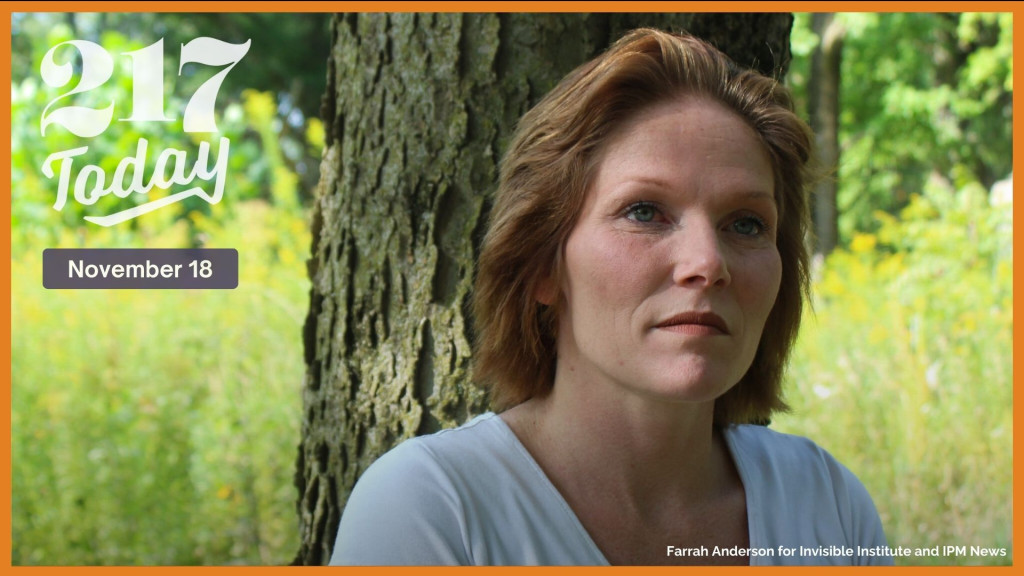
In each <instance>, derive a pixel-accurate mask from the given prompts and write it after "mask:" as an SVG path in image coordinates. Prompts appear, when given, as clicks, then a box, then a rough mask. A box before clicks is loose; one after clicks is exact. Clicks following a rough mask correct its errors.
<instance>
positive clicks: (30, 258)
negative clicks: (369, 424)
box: [11, 207, 308, 565]
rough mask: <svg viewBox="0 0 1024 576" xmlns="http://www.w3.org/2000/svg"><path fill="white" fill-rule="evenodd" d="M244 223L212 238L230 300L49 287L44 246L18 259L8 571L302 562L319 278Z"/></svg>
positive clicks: (198, 294)
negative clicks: (312, 332)
mask: <svg viewBox="0 0 1024 576" xmlns="http://www.w3.org/2000/svg"><path fill="white" fill-rule="evenodd" d="M242 212H244V214H243V217H241V220H243V221H244V220H245V218H249V219H259V218H262V217H263V216H265V215H266V210H265V209H260V208H258V207H256V208H254V209H246V210H243V211H242ZM300 221H301V220H300ZM248 223H249V224H254V226H252V227H248V228H243V229H242V230H245V235H246V237H247V238H248V239H249V241H248V242H241V241H240V240H238V239H234V238H230V234H229V233H227V232H224V231H220V233H219V235H216V236H214V237H213V238H211V240H213V241H215V242H216V244H215V245H216V246H217V247H237V248H238V250H239V255H240V275H241V278H240V282H239V287H238V288H237V289H235V290H45V289H43V288H42V282H41V264H40V259H41V250H29V251H26V252H25V253H24V254H22V255H21V256H19V257H17V258H15V259H14V260H12V263H11V264H12V299H11V313H12V335H11V336H12V366H11V375H12V410H11V416H12V426H11V433H12V443H11V448H12V462H13V471H12V492H13V511H12V516H13V520H12V529H13V541H14V545H13V551H12V560H13V563H14V564H107V565H109V564H228V563H244V564H286V563H288V562H290V561H291V559H292V557H293V556H294V554H295V551H296V550H297V549H298V533H297V521H296V518H295V512H294V510H295V508H294V503H295V498H296V496H295V490H294V488H293V486H292V477H293V474H294V463H295V457H296V449H297V445H298V439H299V426H300V418H301V412H302V411H301V388H302V378H303V372H304V366H303V361H302V350H301V326H302V322H303V320H304V317H305V307H306V300H307V299H308V282H307V281H306V279H305V278H304V274H303V272H304V269H303V266H302V265H301V264H300V263H298V262H292V263H291V264H283V263H281V261H280V258H279V257H278V256H279V255H280V252H281V251H280V250H278V249H274V248H275V247H276V248H280V246H279V244H280V239H279V238H275V237H274V236H273V232H272V230H273V228H270V227H266V226H264V227H262V228H261V227H260V225H263V224H266V222H262V221H259V222H248ZM261 230H262V232H261ZM239 233H240V232H232V233H231V234H239ZM305 238H308V233H305V234H302V233H300V234H298V235H296V238H295V239H294V240H292V241H289V242H288V245H292V244H293V243H301V242H303V241H304V239H305Z"/></svg>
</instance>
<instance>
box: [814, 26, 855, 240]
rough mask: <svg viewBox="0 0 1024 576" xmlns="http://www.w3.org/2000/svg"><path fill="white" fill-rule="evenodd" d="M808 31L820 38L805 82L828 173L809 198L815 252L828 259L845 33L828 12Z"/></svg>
mask: <svg viewBox="0 0 1024 576" xmlns="http://www.w3.org/2000/svg"><path fill="white" fill-rule="evenodd" d="M811 29H812V30H813V31H814V32H815V33H816V34H817V35H818V38H819V42H818V47H817V48H816V49H815V51H814V56H813V60H812V62H811V78H810V82H809V83H808V84H809V86H810V87H811V88H810V90H809V91H808V92H809V95H810V104H811V105H810V109H811V125H812V126H813V128H814V133H815V135H816V147H817V153H818V159H819V161H820V162H821V164H822V166H823V168H824V169H825V170H826V171H827V172H826V174H825V177H824V178H822V179H821V181H820V182H818V184H817V186H815V189H814V194H813V196H812V203H811V204H812V206H813V207H814V208H813V218H814V237H815V243H814V253H815V255H816V256H827V255H828V254H829V253H831V252H832V250H834V249H835V247H836V246H837V245H838V244H839V210H838V207H837V196H838V189H839V182H838V180H839V80H840V76H839V74H840V66H841V64H842V51H843V37H844V36H845V34H846V31H845V29H844V28H843V26H842V24H840V23H839V22H837V21H836V20H835V15H834V14H831V13H821V14H814V15H813V16H812V17H811Z"/></svg>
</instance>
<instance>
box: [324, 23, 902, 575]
mask: <svg viewBox="0 0 1024 576" xmlns="http://www.w3.org/2000/svg"><path fill="white" fill-rule="evenodd" d="M810 151H811V136H810V134H809V131H808V129H807V127H806V126H805V124H804V123H803V122H801V121H800V120H799V119H798V118H797V117H796V116H795V115H794V114H793V112H792V111H791V103H790V100H789V96H788V94H787V93H786V92H785V90H784V89H783V88H781V87H779V86H778V85H777V84H776V83H775V82H774V81H772V80H770V79H768V78H765V77H763V76H760V75H758V74H756V73H754V72H750V71H743V70H740V69H738V68H737V67H735V66H734V65H733V64H732V63H731V62H730V61H729V60H728V58H727V57H725V56H724V55H722V54H721V53H720V52H718V51H717V50H715V49H714V48H712V47H710V46H709V45H707V44H705V43H703V42H701V41H699V40H697V39H694V38H690V37H685V36H684V37H680V36H674V35H670V34H667V33H664V32H659V31H654V30H638V31H635V32H632V33H630V34H629V35H627V36H626V37H625V38H623V39H622V40H620V41H619V42H618V43H616V44H615V45H614V46H613V47H612V48H611V49H609V51H608V52H607V53H605V54H603V55H602V56H600V57H598V58H597V59H595V60H594V61H592V62H590V63H588V64H585V65H584V66H582V67H580V68H579V69H577V70H576V71H574V72H573V73H571V74H570V75H569V76H568V77H566V78H565V79H564V80H563V81H562V82H561V83H560V84H559V85H558V86H557V87H556V88H555V89H554V90H553V91H552V92H551V93H550V94H549V95H548V96H547V97H545V98H544V100H543V101H541V102H540V103H539V104H538V105H537V106H536V107H535V108H534V109H533V110H531V111H530V112H528V113H527V114H526V115H525V116H524V117H523V119H522V121H521V122H520V126H519V127H518V130H517V134H516V137H515V139H514V141H513V143H512V145H511V148H510V151H509V153H508V155H507V156H506V158H505V160H504V162H503V165H502V175H501V184H500V187H499V190H498V194H497V198H496V203H495V206H494V209H493V212H492V221H491V225H490V229H489V231H488V234H487V237H486V238H485V240H484V244H483V248H482V252H481V255H480V262H479V267H478V278H477V285H476V291H475V315H476V322H477V332H478V343H477V350H476V355H475V360H474V362H475V375H476V378H477V379H478V380H479V381H482V382H485V383H487V384H489V385H490V386H491V391H492V399H493V402H494V406H495V409H496V411H498V412H499V414H494V413H488V414H484V415H482V416H479V417H477V418H476V419H474V420H472V421H471V422H469V423H467V424H465V425H464V426H461V427H459V428H457V429H454V430H446V431H443V432H440V433H438V434H435V435H433V436H428V437H420V438H415V439H413V440H410V441H407V442H405V443H403V444H402V445H400V446H399V447H397V448H396V449H394V450H392V451H391V452H389V453H388V454H386V455H385V456H383V457H382V458H381V459H379V460H378V461H377V462H376V463H375V464H374V465H373V466H372V467H371V468H370V469H369V470H367V472H366V473H365V474H364V475H363V477H362V478H361V479H360V481H359V483H358V484H357V485H356V487H355V489H354V491H353V492H352V495H351V497H350V498H349V500H348V503H347V505H346V509H345V511H344V515H343V517H342V521H341V525H340V528H339V533H338V538H337V544H336V548H335V551H334V556H333V558H332V563H342V564H490V565H493V564H598V565H600V564H609V563H610V564H723V563H724V564H748V563H749V564H808V563H809V564H831V563H836V564H860V563H891V558H890V557H889V556H887V555H886V550H885V544H886V542H885V537H884V534H883V532H882V528H881V524H880V522H879V518H878V514H877V512H876V511H875V508H874V505H873V504H872V502H871V499H870V497H869V496H868V494H867V492H866V491H865V490H864V488H863V486H862V485H861V484H860V482H859V481H858V480H857V479H856V478H855V477H854V476H853V475H852V474H851V473H850V472H849V471H848V470H847V469H846V468H844V467H843V466H842V465H841V464H839V463H838V462H837V461H836V460H834V459H833V458H832V457H831V456H830V455H829V454H828V453H826V452H825V451H824V450H822V449H820V448H818V447H817V446H815V445H814V444H813V443H811V442H810V441H808V440H805V439H802V438H797V437H793V436H787V435H783V434H779V433H776V432H773V431H771V430H769V429H768V428H766V427H764V426H757V425H751V424H750V423H756V422H764V421H767V420H768V418H769V417H770V416H771V414H772V413H773V412H775V411H778V410H782V409H784V408H785V404H784V403H783V402H782V399H781V397H780V382H781V378H782V371H783V368H784V364H785V361H786V358H787V356H788V354H789V350H790V348H791V346H792V343H793V341H794V338H795V337H796V333H797V328H798V325H799V321H800V313H801V308H802V303H803V298H804V295H805V294H806V292H807V286H808V278H807V253H806V249H805V247H804V235H805V233H806V230H807V216H806V200H805V184H806V180H807V172H808V159H809V156H810Z"/></svg>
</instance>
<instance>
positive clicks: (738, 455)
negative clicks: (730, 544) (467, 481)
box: [481, 412, 761, 566]
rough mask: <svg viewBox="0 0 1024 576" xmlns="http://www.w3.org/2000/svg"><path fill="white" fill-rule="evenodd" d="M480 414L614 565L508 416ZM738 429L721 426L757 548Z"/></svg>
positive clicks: (750, 539)
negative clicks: (516, 430) (495, 422)
mask: <svg viewBox="0 0 1024 576" xmlns="http://www.w3.org/2000/svg"><path fill="white" fill-rule="evenodd" d="M481 416H483V417H486V418H487V419H492V420H495V421H497V426H498V429H499V430H500V431H501V434H502V436H503V437H504V438H505V439H506V440H507V441H508V442H509V443H510V445H511V446H512V447H513V448H514V449H515V451H516V453H517V454H519V455H520V457H522V458H523V459H524V460H525V461H526V463H527V465H528V466H529V467H530V469H531V470H533V472H534V473H535V474H537V476H538V477H539V478H540V479H541V481H542V483H543V485H544V486H545V487H546V489H547V490H549V491H551V493H552V494H553V496H554V497H555V500H556V501H557V502H558V503H559V505H560V506H561V508H562V510H563V512H564V514H565V515H566V517H567V518H568V519H569V521H570V522H571V524H572V525H573V526H574V527H575V528H576V530H577V532H578V533H579V535H580V537H581V538H582V539H583V541H584V543H585V544H586V545H587V546H588V547H589V548H590V551H591V553H592V554H594V556H596V557H597V558H599V559H600V560H601V563H602V564H603V565H604V566H611V562H609V561H608V559H607V558H605V555H604V553H602V552H601V549H600V548H598V547H597V544H596V543H595V542H594V539H593V538H591V537H590V533H589V532H587V529H586V527H584V526H583V523H582V522H580V519H579V517H578V516H577V515H576V512H574V511H573V509H572V507H571V506H569V502H568V501H566V499H565V497H564V496H562V493H561V492H559V491H558V488H557V487H556V486H555V485H554V483H552V482H551V479H550V478H548V475H547V474H545V473H544V470H543V469H542V468H541V467H540V464H538V463H537V461H536V460H535V459H534V457H533V455H532V454H530V451H529V450H527V449H526V446H525V445H523V443H522V442H520V440H519V437H518V436H516V433H515V432H514V431H513V430H512V428H511V427H510V426H509V425H508V423H507V422H505V420H504V419H502V418H501V416H500V415H498V414H496V413H494V412H487V413H486V414H482V415H481ZM736 431H737V427H736V426H733V425H729V426H724V427H722V438H723V439H724V440H725V445H726V448H727V451H728V454H729V458H731V459H732V462H733V465H734V466H735V467H736V473H737V475H739V477H740V484H742V485H743V498H744V501H745V505H746V506H745V507H746V512H747V547H748V548H758V547H759V546H758V545H759V544H760V542H761V530H760V524H759V521H760V514H759V510H760V508H759V507H758V506H756V505H752V502H751V499H752V496H754V493H753V492H752V491H751V490H749V489H748V486H753V484H752V483H751V482H750V481H749V480H750V470H748V469H747V466H746V454H745V453H743V448H742V447H741V446H740V445H739V442H738V439H737V438H736V436H735V433H736ZM759 558H760V556H750V565H751V566H754V565H756V564H755V562H756V561H757V559H759Z"/></svg>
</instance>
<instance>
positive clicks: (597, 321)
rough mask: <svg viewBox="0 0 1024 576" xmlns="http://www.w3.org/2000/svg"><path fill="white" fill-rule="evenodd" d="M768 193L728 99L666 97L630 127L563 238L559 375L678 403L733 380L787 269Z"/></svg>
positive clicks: (768, 172) (607, 154)
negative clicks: (778, 245) (777, 242)
mask: <svg viewBox="0 0 1024 576" xmlns="http://www.w3.org/2000/svg"><path fill="white" fill-rule="evenodd" d="M774 193H775V190H774V184H773V175H772V167H771V163H770V161H769V159H768V155H767V153H766V152H765V150H764V147H763V145H762V144H761V142H760V141H759V139H758V137H757V134H756V133H755V132H754V131H753V129H751V128H750V127H749V126H748V125H747V124H746V123H744V121H743V120H742V119H740V117H739V116H737V115H736V114H735V113H733V112H731V111H729V110H728V109H726V108H725V107H724V106H723V105H721V104H718V103H716V102H713V101H708V100H702V99H696V100H695V99H686V100H678V101H671V102H666V103H663V104H659V105H656V106H653V107H651V108H650V109H648V110H645V111H643V112H642V113H641V114H639V115H638V116H637V117H636V118H634V119H632V120H631V121H630V122H628V123H626V124H625V125H624V126H622V127H621V128H620V129H619V130H618V131H617V132H616V133H615V135H613V136H612V137H611V139H610V140H609V141H608V142H607V143H606V144H605V147H604V149H603V155H602V156H601V158H600V160H599V164H598V165H597V166H596V172H595V177H594V179H593V181H592V183H591V187H590V189H589V190H588V191H587V196H586V199H585V201H584V206H583V210H582V213H581V214H580V217H579V219H578V221H577V223H576V225H575V228H574V229H573V231H572V232H571V234H570V236H569V239H568V241H567V242H566V245H565V248H564V262H563V265H564V270H563V274H562V280H561V285H560V286H559V287H558V288H559V289H560V291H561V297H562V302H561V305H560V316H559V327H558V354H559V356H558V363H559V364H558V371H559V374H562V372H563V370H570V371H571V373H572V374H574V377H576V376H580V377H582V378H584V379H586V380H585V381H587V382H596V383H605V384H611V385H613V386H616V387H618V388H620V389H624V390H629V391H632V392H634V393H640V394H643V395H646V396H653V397H656V398H658V399H661V400H669V401H682V402H708V401H713V400H714V399H715V398H717V397H718V396H720V395H722V394H723V393H724V392H726V391H727V390H728V389H729V388H730V387H732V386H733V385H734V384H736V383H737V382H738V381H739V379H740V378H741V377H742V376H743V374H744V373H745V372H746V370H747V368H748V367H749V366H750V364H751V362H752V361H753V358H754V354H755V352H756V351H757V346H758V341H759V340H760V338H761V332H762V330H763V329H764V324H765V320H766V319H767V317H768V313H769V311H770V310H771V309H772V306H773V304H774V302H775V297H776V294H777V293H778V290H779V282H780V279H781V275H782V262H781V259H780V257H779V251H778V249H777V248H776V246H775V234H776V228H777V226H778V210H777V205H776V202H775V196H774ZM553 292H554V286H550V285H549V286H547V287H546V288H542V289H541V294H540V298H539V299H541V300H542V301H545V300H548V301H553V300H554V299H555V297H556V296H555V295H554V294H553ZM556 385H557V384H556Z"/></svg>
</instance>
